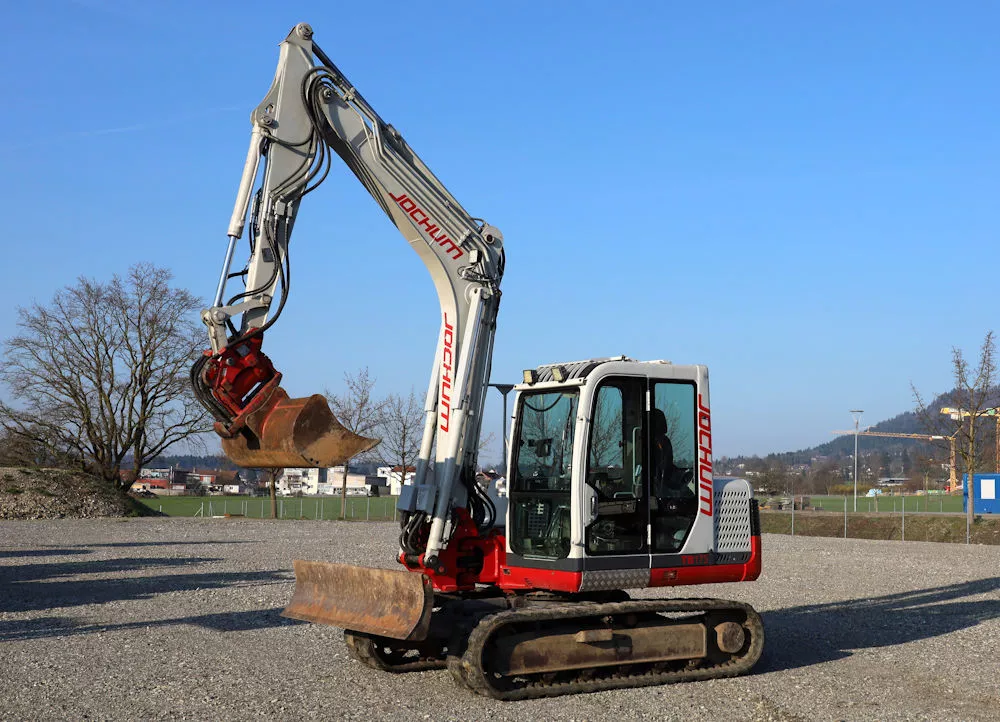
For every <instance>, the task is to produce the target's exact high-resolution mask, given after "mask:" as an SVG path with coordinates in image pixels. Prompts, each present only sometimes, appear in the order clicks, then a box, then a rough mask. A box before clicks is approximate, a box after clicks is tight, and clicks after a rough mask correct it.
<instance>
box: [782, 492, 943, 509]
mask: <svg viewBox="0 0 1000 722" xmlns="http://www.w3.org/2000/svg"><path fill="white" fill-rule="evenodd" d="M796 498H798V497H796ZM845 501H846V503H847V510H848V511H854V497H852V496H847V497H844V496H809V505H810V506H814V507H816V508H817V509H822V510H824V511H839V512H843V511H844V503H845ZM904 507H905V511H906V513H907V514H909V513H910V512H913V513H917V512H923V511H936V512H951V513H959V514H960V513H962V497H961V496H945V495H935V496H923V495H921V496H882V497H868V496H859V497H858V512H866V513H869V512H871V513H874V512H876V511H877V512H880V513H881V512H888V513H890V514H892V513H895V514H900V513H902V512H903V510H904Z"/></svg>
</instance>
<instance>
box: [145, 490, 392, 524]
mask: <svg viewBox="0 0 1000 722" xmlns="http://www.w3.org/2000/svg"><path fill="white" fill-rule="evenodd" d="M140 501H141V502H142V503H143V504H145V505H146V506H148V507H149V508H150V509H152V510H153V511H160V512H163V513H164V514H167V515H168V516H204V517H212V516H224V515H226V514H231V515H239V516H246V517H250V518H253V519H268V518H270V516H271V500H270V499H269V498H267V497H260V496H162V497H159V498H157V499H140ZM395 515H396V497H393V496H381V497H368V496H349V497H347V518H348V519H354V520H357V521H365V520H371V521H387V520H391V519H394V518H395ZM278 518H279V519H339V518H340V497H339V496H336V497H330V496H324V497H315V496H313V497H279V498H278Z"/></svg>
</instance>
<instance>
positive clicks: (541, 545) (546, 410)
mask: <svg viewBox="0 0 1000 722" xmlns="http://www.w3.org/2000/svg"><path fill="white" fill-rule="evenodd" d="M578 400H579V394H578V393H577V391H576V389H572V390H565V391H564V390H558V391H539V392H534V393H522V394H521V395H520V397H519V399H518V404H519V410H518V424H517V430H516V435H515V439H514V446H513V450H514V459H513V464H512V470H513V479H512V480H511V485H510V504H511V528H510V529H509V530H508V538H509V540H510V546H511V550H512V551H514V552H515V553H517V554H521V555H523V556H535V557H543V558H548V559H561V558H563V557H565V556H567V555H568V554H569V544H570V487H571V482H572V472H573V439H574V434H575V430H576V415H577V413H576V412H577V402H578Z"/></svg>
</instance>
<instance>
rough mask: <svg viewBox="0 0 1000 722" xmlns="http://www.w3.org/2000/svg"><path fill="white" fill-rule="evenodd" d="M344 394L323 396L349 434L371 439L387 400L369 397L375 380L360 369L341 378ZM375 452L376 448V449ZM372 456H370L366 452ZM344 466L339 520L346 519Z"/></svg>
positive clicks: (377, 428) (345, 465)
mask: <svg viewBox="0 0 1000 722" xmlns="http://www.w3.org/2000/svg"><path fill="white" fill-rule="evenodd" d="M344 383H345V385H346V386H347V390H346V391H344V393H342V394H332V393H330V392H329V391H327V392H326V398H327V400H328V401H329V402H330V410H331V411H333V415H334V416H336V417H337V419H338V420H339V421H340V423H341V424H343V425H344V428H346V429H347V430H348V431H351V432H353V433H355V434H357V435H358V436H364V437H366V438H373V437H374V435H375V434H377V433H378V431H379V426H380V424H381V423H382V413H383V411H384V410H385V408H386V404H387V403H388V400H387V399H376V398H375V397H374V396H373V395H372V391H373V390H374V388H375V379H374V378H372V377H371V375H370V374H369V373H368V367H367V366H366V367H365V368H363V369H360V370H359V371H358V372H357V373H356V374H354V375H351V374H349V373H345V374H344ZM376 448H378V447H376ZM369 453H371V452H369ZM347 466H348V465H347V463H346V462H345V463H344V472H343V475H342V477H341V480H340V518H341V519H346V518H347Z"/></svg>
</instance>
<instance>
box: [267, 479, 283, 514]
mask: <svg viewBox="0 0 1000 722" xmlns="http://www.w3.org/2000/svg"><path fill="white" fill-rule="evenodd" d="M283 471H284V469H268V470H267V487H268V496H270V497H271V518H272V519H277V518H278V477H279V476H281V472H283Z"/></svg>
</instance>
